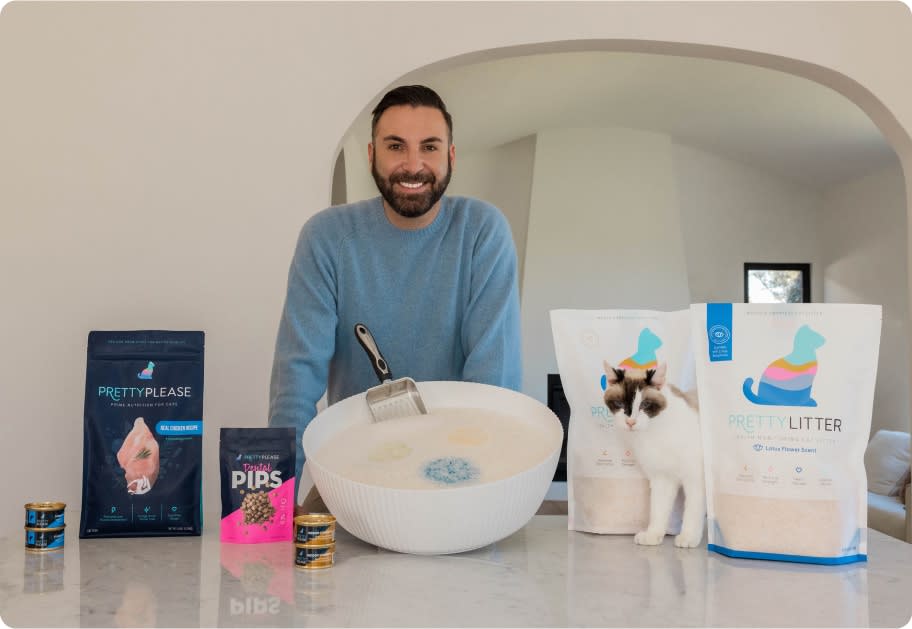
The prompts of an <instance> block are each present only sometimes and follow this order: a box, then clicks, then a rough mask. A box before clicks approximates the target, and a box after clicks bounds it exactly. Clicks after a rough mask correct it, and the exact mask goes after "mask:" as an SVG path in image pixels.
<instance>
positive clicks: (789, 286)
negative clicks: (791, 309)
mask: <svg viewBox="0 0 912 629" xmlns="http://www.w3.org/2000/svg"><path fill="white" fill-rule="evenodd" d="M810 302H811V265H810V264H809V263H807V262H797V263H783V262H745V263H744V303H746V304H801V303H805V304H807V303H810Z"/></svg>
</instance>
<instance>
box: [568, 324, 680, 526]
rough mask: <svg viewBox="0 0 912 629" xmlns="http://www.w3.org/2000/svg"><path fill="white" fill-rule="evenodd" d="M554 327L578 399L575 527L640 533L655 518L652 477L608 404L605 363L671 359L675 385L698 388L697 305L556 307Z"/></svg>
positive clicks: (675, 522)
mask: <svg viewBox="0 0 912 629" xmlns="http://www.w3.org/2000/svg"><path fill="white" fill-rule="evenodd" d="M551 329H552V333H553V335H554V349H555V353H556V354H557V364H558V368H559V370H560V377H561V384H562V386H563V389H564V394H565V395H566V397H567V402H568V403H569V405H570V425H569V430H568V437H567V498H568V528H569V529H570V530H575V531H587V532H590V533H617V534H633V533H638V532H640V531H642V530H643V529H645V528H646V526H647V524H648V522H649V496H650V492H649V481H648V480H647V478H646V476H645V475H644V473H643V471H642V470H641V469H640V467H639V466H638V464H637V460H636V456H635V455H634V454H633V452H632V449H631V447H630V446H629V443H628V442H627V440H625V439H624V438H623V436H622V435H621V433H620V430H621V429H622V428H623V427H622V426H621V427H619V426H616V425H615V418H614V416H613V415H612V413H611V412H610V411H609V409H608V407H607V406H606V404H605V399H604V394H605V389H606V388H607V386H608V377H609V376H608V375H607V374H606V367H605V364H606V363H608V364H609V365H611V366H613V367H617V368H619V369H628V368H631V369H643V370H645V369H655V368H657V367H659V366H660V365H662V364H665V365H666V374H667V375H666V378H667V381H668V383H669V384H671V385H674V386H676V387H677V388H679V389H680V390H683V391H690V390H692V389H693V388H694V381H695V378H694V364H693V353H692V350H691V344H690V312H689V311H688V310H680V311H677V312H660V311H655V310H552V311H551ZM682 503H683V500H682V497H681V495H680V494H679V495H678V498H677V502H676V505H675V509H674V511H673V513H672V515H671V518H670V519H669V526H668V531H667V532H668V533H672V534H674V533H677V532H678V531H679V530H680V527H681V507H682Z"/></svg>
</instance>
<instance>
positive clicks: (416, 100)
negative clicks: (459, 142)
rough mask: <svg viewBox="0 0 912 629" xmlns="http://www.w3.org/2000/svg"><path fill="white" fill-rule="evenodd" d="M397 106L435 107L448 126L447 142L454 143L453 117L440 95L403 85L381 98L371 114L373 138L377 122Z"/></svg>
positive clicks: (426, 88)
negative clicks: (391, 108) (386, 112)
mask: <svg viewBox="0 0 912 629" xmlns="http://www.w3.org/2000/svg"><path fill="white" fill-rule="evenodd" d="M397 105H409V106H411V107H433V108H434V109H438V110H440V113H442V114H443V119H444V120H445V121H446V125H447V134H448V136H449V137H448V138H447V141H448V142H449V143H450V144H452V143H453V117H452V116H450V112H448V111H447V108H446V105H444V104H443V99H442V98H440V95H439V94H437V92H435V91H434V90H432V89H431V88H429V87H426V86H424V85H402V86H400V87H397V88H394V89H391V90H390V91H388V92H387V93H386V94H384V95H383V98H381V99H380V102H379V103H377V106H376V107H374V111H373V112H371V113H372V114H373V116H374V117H373V119H372V120H371V137H372V138H373V137H375V136H376V134H377V121H378V120H380V116H382V115H383V112H384V111H386V110H387V109H389V108H390V107H396V106H397Z"/></svg>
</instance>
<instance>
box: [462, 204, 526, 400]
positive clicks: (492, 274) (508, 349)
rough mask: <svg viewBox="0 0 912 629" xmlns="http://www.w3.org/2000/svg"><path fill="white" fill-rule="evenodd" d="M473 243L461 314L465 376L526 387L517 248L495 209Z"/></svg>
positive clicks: (514, 388) (476, 379) (505, 221)
mask: <svg viewBox="0 0 912 629" xmlns="http://www.w3.org/2000/svg"><path fill="white" fill-rule="evenodd" d="M493 217H494V219H493V220H491V221H486V222H485V225H486V228H485V229H483V230H482V231H481V232H480V233H479V236H478V239H477V241H476V243H475V249H474V253H473V256H472V270H471V273H472V276H471V290H470V295H469V301H468V306H467V308H466V312H465V314H464V317H463V327H462V344H463V350H464V352H465V357H466V360H465V366H464V367H463V380H465V381H468V382H482V383H485V384H493V385H496V386H501V387H506V388H509V389H513V390H516V391H518V390H519V389H520V387H521V386H522V362H521V357H520V329H519V325H520V324H519V289H518V286H517V279H516V267H517V263H516V247H515V245H514V244H513V236H512V234H511V232H510V226H509V224H508V223H507V220H506V218H504V216H503V214H501V213H500V211H499V210H495V213H494V214H493Z"/></svg>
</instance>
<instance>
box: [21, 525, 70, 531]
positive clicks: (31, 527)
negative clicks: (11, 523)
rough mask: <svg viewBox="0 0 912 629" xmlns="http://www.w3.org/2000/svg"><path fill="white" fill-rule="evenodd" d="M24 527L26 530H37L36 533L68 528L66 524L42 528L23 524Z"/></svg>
mask: <svg viewBox="0 0 912 629" xmlns="http://www.w3.org/2000/svg"><path fill="white" fill-rule="evenodd" d="M22 528H24V529H25V530H26V531H35V532H36V533H50V532H52V531H62V530H63V529H65V528H66V524H64V525H63V526H55V527H54V528H52V529H42V528H38V527H37V526H23V527H22Z"/></svg>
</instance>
